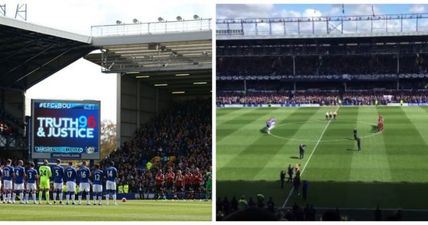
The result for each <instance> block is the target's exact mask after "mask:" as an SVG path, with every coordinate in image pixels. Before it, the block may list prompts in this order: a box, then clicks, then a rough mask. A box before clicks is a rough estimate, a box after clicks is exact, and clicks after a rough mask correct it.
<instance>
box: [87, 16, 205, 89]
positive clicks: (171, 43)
mask: <svg viewBox="0 0 428 225" xmlns="http://www.w3.org/2000/svg"><path fill="white" fill-rule="evenodd" d="M210 21H211V20H210V19H207V20H196V21H182V22H180V23H178V24H176V23H177V22H173V23H174V25H183V27H189V26H188V24H186V23H193V24H194V23H196V24H197V25H198V27H193V28H195V29H190V30H189V29H187V30H186V29H184V30H179V31H178V30H177V29H175V30H174V31H173V32H168V30H160V29H157V30H154V31H150V30H147V28H145V29H143V28H142V27H144V26H151V27H156V26H166V25H168V23H169V22H160V23H146V24H128V25H126V24H125V25H124V24H120V25H107V26H102V27H100V26H97V27H96V28H97V32H96V33H97V34H98V33H102V34H106V35H99V36H97V35H95V36H94V37H93V45H95V46H98V47H99V48H101V49H102V50H101V52H98V53H91V54H89V55H87V56H86V57H85V58H86V59H87V60H89V61H91V62H93V63H96V64H98V65H100V66H101V67H102V68H103V72H105V73H121V74H126V75H127V76H135V77H136V78H137V79H141V80H143V81H144V82H146V83H149V84H151V85H155V84H163V85H164V84H167V85H166V86H158V87H159V88H166V89H168V90H170V91H171V92H173V91H185V93H186V94H210V93H211V92H210V91H211V86H212V85H211V68H212V31H211V28H210ZM135 26H138V27H137V29H140V30H137V31H136V30H132V29H131V30H132V31H134V32H131V33H129V32H126V31H129V30H130V29H128V28H134V27H135ZM101 28H106V29H104V30H102V31H100V30H99V29H101ZM111 30H113V31H117V30H122V31H124V32H123V33H122V32H118V33H114V32H112V31H111ZM93 31H94V27H93ZM93 34H94V32H93Z"/></svg>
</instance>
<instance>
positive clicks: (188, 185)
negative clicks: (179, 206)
mask: <svg viewBox="0 0 428 225" xmlns="http://www.w3.org/2000/svg"><path fill="white" fill-rule="evenodd" d="M192 181H193V174H192V173H190V170H189V169H187V171H186V174H185V175H184V190H185V192H186V198H193V195H192Z"/></svg>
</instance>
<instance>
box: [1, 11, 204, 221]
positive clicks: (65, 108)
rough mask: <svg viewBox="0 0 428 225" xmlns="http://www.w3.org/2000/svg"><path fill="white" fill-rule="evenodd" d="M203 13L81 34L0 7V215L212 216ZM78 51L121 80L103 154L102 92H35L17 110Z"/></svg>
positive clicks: (89, 217) (32, 217)
mask: <svg viewBox="0 0 428 225" xmlns="http://www.w3.org/2000/svg"><path fill="white" fill-rule="evenodd" d="M1 6H2V7H6V6H3V5H1ZM2 9H4V8H2ZM25 9H26V6H25ZM17 13H18V12H17ZM210 23H211V19H205V18H204V19H203V18H199V17H198V16H197V15H195V16H194V17H193V18H192V19H189V20H186V19H184V18H181V17H177V20H176V21H175V20H174V21H165V20H163V19H162V18H161V17H159V19H158V21H156V22H147V23H146V22H140V21H138V20H134V21H133V22H132V23H129V24H128V23H123V22H121V21H117V22H116V24H112V25H110V24H109V25H94V26H92V27H91V35H90V36H85V35H80V34H75V33H70V32H67V31H63V30H58V29H53V28H50V27H46V26H42V25H38V24H33V23H29V22H26V21H23V20H18V19H13V18H9V17H6V16H0V58H1V59H0V61H1V63H0V71H1V73H0V162H1V167H0V177H1V180H0V181H1V182H0V189H1V194H0V199H1V200H0V201H1V204H0V208H1V210H0V220H15V221H16V220H39V221H52V220H78V221H80V220H86V221H88V220H89V221H130V220H132V221H138V220H173V221H177V220H185V221H189V220H196V221H210V220H211V214H212V210H211V209H212V207H211V204H212V201H211V194H212V193H211V190H212V189H211V188H212V185H211V184H212V175H211V165H212V164H211V161H212V160H211V159H212V147H211V146H212V142H211V133H212V131H211V115H212V114H211V111H212V106H211V102H212V101H211V77H212V75H211V73H212V72H211V67H212V65H211V64H212V48H211V46H212V44H211V42H212V37H211V34H212V31H211V24H210ZM82 58H84V59H86V60H88V61H89V62H92V63H94V64H95V65H98V66H99V68H100V70H101V71H102V72H103V73H105V76H117V80H118V82H117V108H116V109H113V110H116V111H117V130H116V133H117V136H116V137H117V143H118V144H117V147H116V150H114V151H112V152H111V153H109V154H107V156H103V157H101V154H100V152H101V150H102V149H101V146H100V136H102V135H103V133H102V132H103V131H102V128H101V124H100V108H101V107H103V105H102V104H101V102H100V101H94V100H83V99H64V100H52V99H31V115H30V116H25V107H26V106H25V92H26V90H28V89H29V88H31V87H32V86H34V85H36V84H38V83H39V82H41V81H43V80H44V79H46V78H48V77H49V76H51V75H53V74H54V73H56V72H57V71H60V70H62V69H64V68H65V67H67V66H68V65H70V64H71V63H73V62H75V61H76V60H78V59H82ZM81 72H82V73H84V72H85V71H81ZM82 82H84V81H82ZM96 91H97V90H94V92H96ZM95 94H96V93H95ZM88 98H90V97H88ZM201 115H202V116H201Z"/></svg>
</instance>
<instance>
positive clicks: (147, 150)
mask: <svg viewBox="0 0 428 225" xmlns="http://www.w3.org/2000/svg"><path fill="white" fill-rule="evenodd" d="M211 143H212V140H211V104H210V101H208V100H191V101H187V102H184V103H180V104H175V105H173V106H172V107H171V108H169V109H168V110H166V111H165V112H163V113H161V114H159V115H157V116H156V117H155V118H153V119H152V120H151V121H150V122H148V123H146V124H145V125H143V127H142V128H140V129H139V130H138V131H136V132H135V136H134V138H132V140H130V141H127V142H126V143H124V145H123V146H122V147H121V148H120V149H118V150H117V151H115V152H113V153H112V154H110V155H109V156H107V158H106V159H105V160H104V161H110V160H111V161H113V162H115V165H117V168H118V173H119V175H118V177H119V185H121V184H125V185H129V192H133V193H139V194H140V198H169V199H171V198H176V199H185V198H196V199H202V198H210V196H211V184H212V180H211V179H212V178H211V159H212V151H211Z"/></svg>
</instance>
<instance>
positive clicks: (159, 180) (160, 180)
mask: <svg viewBox="0 0 428 225" xmlns="http://www.w3.org/2000/svg"><path fill="white" fill-rule="evenodd" d="M155 180H156V192H157V194H158V199H160V198H161V197H163V198H165V195H164V193H163V185H164V180H165V175H163V173H162V170H161V169H159V171H158V173H157V174H156V178H155Z"/></svg>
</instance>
